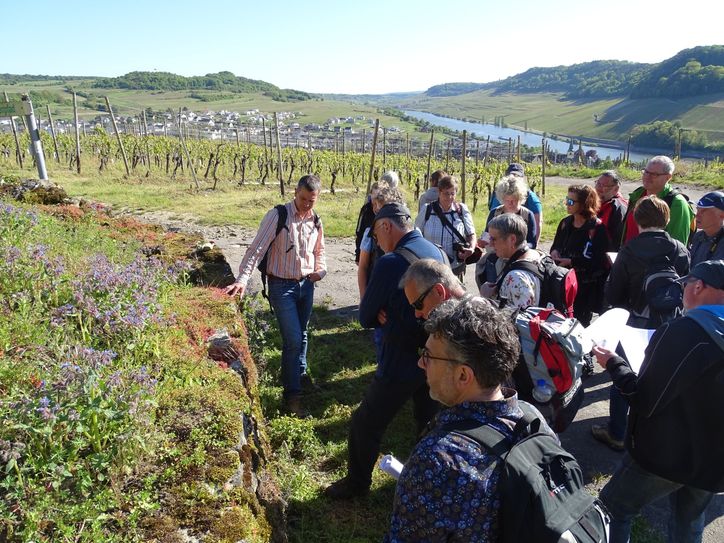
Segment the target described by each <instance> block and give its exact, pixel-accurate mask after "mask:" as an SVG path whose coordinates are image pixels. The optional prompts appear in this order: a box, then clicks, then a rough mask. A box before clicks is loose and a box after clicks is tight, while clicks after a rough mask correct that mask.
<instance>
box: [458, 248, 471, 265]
mask: <svg viewBox="0 0 724 543" xmlns="http://www.w3.org/2000/svg"><path fill="white" fill-rule="evenodd" d="M472 254H473V248H472V247H466V248H465V249H463V250H462V251H458V260H459V261H460V262H464V261H465V259H466V258H468V257H469V256H470V255H472Z"/></svg>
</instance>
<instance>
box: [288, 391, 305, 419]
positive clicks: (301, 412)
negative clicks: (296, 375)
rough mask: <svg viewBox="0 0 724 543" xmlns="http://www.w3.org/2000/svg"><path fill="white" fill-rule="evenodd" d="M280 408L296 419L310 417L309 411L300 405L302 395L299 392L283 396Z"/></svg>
mask: <svg viewBox="0 0 724 543" xmlns="http://www.w3.org/2000/svg"><path fill="white" fill-rule="evenodd" d="M282 409H283V411H284V413H286V414H287V415H292V416H293V417H297V418H298V419H308V418H309V417H310V415H309V411H307V410H306V409H304V406H302V397H301V395H299V394H295V395H294V396H289V397H288V398H285V399H284V405H283V408H282Z"/></svg>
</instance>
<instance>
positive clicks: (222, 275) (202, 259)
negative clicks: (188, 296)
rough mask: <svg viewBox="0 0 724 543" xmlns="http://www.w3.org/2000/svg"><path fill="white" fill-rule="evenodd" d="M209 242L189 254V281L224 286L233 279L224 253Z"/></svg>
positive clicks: (201, 284)
mask: <svg viewBox="0 0 724 543" xmlns="http://www.w3.org/2000/svg"><path fill="white" fill-rule="evenodd" d="M209 245H211V244H204V245H202V246H200V247H197V248H196V249H194V250H193V251H192V252H191V254H190V255H189V261H190V262H191V272H190V273H189V278H190V280H191V282H192V283H193V284H195V285H198V286H204V287H226V286H229V285H230V284H232V283H233V282H234V280H235V277H234V272H232V271H231V266H230V265H229V263H228V262H227V261H226V257H225V256H224V253H223V252H222V251H221V250H220V249H218V248H216V247H213V245H211V246H209Z"/></svg>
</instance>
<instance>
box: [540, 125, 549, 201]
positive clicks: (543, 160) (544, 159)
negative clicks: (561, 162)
mask: <svg viewBox="0 0 724 543" xmlns="http://www.w3.org/2000/svg"><path fill="white" fill-rule="evenodd" d="M541 147H542V148H543V153H542V155H541V165H542V166H543V169H542V171H541V191H542V194H543V196H545V195H546V162H547V161H548V153H547V152H546V139H545V138H543V141H542V142H541Z"/></svg>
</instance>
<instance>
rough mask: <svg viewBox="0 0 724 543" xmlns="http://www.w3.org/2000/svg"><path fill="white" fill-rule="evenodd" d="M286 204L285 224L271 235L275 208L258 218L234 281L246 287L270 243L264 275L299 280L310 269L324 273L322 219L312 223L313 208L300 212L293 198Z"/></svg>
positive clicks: (275, 216)
mask: <svg viewBox="0 0 724 543" xmlns="http://www.w3.org/2000/svg"><path fill="white" fill-rule="evenodd" d="M285 205H286V208H287V223H286V225H287V227H286V228H285V229H282V231H281V232H279V235H278V236H277V237H276V239H275V238H274V234H275V233H276V229H277V219H278V217H279V214H278V213H277V210H276V209H275V208H272V209H270V210H269V211H268V212H267V214H266V215H265V216H264V218H263V219H262V220H261V224H260V225H259V231H258V232H257V233H256V237H255V238H254V241H252V242H251V245H249V248H248V249H247V250H246V253H245V254H244V258H243V259H242V260H241V264H240V265H239V277H238V279H237V280H236V282H237V283H238V284H240V285H242V286H243V287H245V288H246V285H247V283H248V282H249V279H250V278H251V274H252V272H253V271H254V268H256V267H257V265H258V264H259V262H261V260H262V258H264V254H265V253H266V250H267V248H268V247H269V245H270V244H271V250H270V251H269V257H268V258H267V265H266V273H267V275H269V276H273V277H279V278H281V279H296V280H301V279H302V278H303V277H306V276H307V275H309V274H310V273H314V272H316V273H318V274H319V275H320V277H324V276H325V275H326V273H327V261H326V259H325V256H324V230H323V228H322V220H321V219H319V220H318V223H317V225H315V224H314V212H313V211H312V210H311V209H310V210H309V211H308V212H307V213H306V214H301V213H300V212H299V211H297V206H296V205H295V203H294V200H292V201H291V202H288V203H287V204H285Z"/></svg>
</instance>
